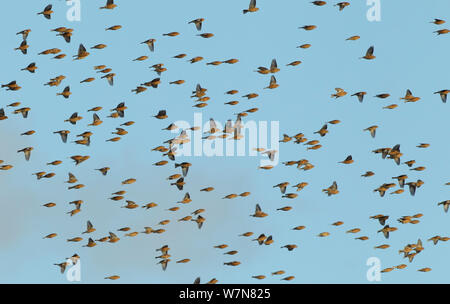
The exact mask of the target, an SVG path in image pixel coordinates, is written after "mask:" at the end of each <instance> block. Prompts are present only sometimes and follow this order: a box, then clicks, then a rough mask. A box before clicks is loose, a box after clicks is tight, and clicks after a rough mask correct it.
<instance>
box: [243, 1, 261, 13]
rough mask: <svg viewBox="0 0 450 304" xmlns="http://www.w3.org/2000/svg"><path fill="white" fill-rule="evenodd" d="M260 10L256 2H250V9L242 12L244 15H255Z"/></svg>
mask: <svg viewBox="0 0 450 304" xmlns="http://www.w3.org/2000/svg"><path fill="white" fill-rule="evenodd" d="M258 10H259V8H258V7H256V0H250V4H249V5H248V9H244V10H242V13H244V14H247V13H254V12H257V11H258Z"/></svg>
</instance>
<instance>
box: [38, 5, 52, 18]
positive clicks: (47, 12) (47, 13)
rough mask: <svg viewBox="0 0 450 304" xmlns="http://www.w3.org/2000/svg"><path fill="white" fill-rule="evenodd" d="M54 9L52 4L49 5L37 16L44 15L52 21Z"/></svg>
mask: <svg viewBox="0 0 450 304" xmlns="http://www.w3.org/2000/svg"><path fill="white" fill-rule="evenodd" d="M52 7H53V6H52V5H51V4H49V5H47V6H46V7H45V8H44V10H43V11H42V12H39V13H37V14H38V15H44V17H45V18H47V19H52V14H53V11H52Z"/></svg>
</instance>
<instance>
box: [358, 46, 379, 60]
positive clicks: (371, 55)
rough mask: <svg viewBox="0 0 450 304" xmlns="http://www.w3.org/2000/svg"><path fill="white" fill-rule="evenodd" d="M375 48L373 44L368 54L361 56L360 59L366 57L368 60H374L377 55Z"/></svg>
mask: <svg viewBox="0 0 450 304" xmlns="http://www.w3.org/2000/svg"><path fill="white" fill-rule="evenodd" d="M374 50H375V48H374V47H373V46H371V47H370V48H369V49H368V50H367V52H366V55H364V57H361V58H360V59H366V60H372V59H375V58H376V57H375V56H374V55H373V52H374Z"/></svg>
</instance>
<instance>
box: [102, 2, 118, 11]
mask: <svg viewBox="0 0 450 304" xmlns="http://www.w3.org/2000/svg"><path fill="white" fill-rule="evenodd" d="M116 7H117V5H116V4H114V0H108V1H107V2H106V5H105V6H102V7H100V9H114V8H116Z"/></svg>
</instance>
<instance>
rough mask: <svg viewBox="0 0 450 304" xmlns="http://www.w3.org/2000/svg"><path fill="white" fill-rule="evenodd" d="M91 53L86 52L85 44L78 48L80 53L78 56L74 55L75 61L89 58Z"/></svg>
mask: <svg viewBox="0 0 450 304" xmlns="http://www.w3.org/2000/svg"><path fill="white" fill-rule="evenodd" d="M89 54H90V53H89V52H88V51H86V48H85V47H84V45H83V44H80V46H79V47H78V53H77V55H74V56H73V57H74V58H75V59H74V60H81V59H84V58H86V57H87V56H89Z"/></svg>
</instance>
